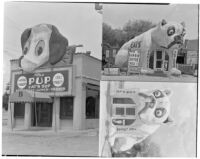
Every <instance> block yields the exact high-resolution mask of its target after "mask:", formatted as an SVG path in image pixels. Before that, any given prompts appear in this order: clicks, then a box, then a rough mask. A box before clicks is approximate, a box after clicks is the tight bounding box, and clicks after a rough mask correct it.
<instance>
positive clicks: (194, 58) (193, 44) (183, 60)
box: [176, 39, 199, 74]
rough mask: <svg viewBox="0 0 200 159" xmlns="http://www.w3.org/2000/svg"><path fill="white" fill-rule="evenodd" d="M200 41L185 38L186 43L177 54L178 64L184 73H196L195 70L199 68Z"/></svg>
mask: <svg viewBox="0 0 200 159" xmlns="http://www.w3.org/2000/svg"><path fill="white" fill-rule="evenodd" d="M198 47H199V41H198V39H194V40H185V43H184V45H183V46H182V47H181V48H180V49H179V52H178V56H177V61H176V62H177V66H178V69H180V70H181V72H182V73H185V74H194V71H195V70H197V69H198V52H199V48H198Z"/></svg>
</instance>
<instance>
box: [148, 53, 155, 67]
mask: <svg viewBox="0 0 200 159" xmlns="http://www.w3.org/2000/svg"><path fill="white" fill-rule="evenodd" d="M153 65H154V52H153V51H152V52H151V54H150V58H149V68H151V69H153Z"/></svg>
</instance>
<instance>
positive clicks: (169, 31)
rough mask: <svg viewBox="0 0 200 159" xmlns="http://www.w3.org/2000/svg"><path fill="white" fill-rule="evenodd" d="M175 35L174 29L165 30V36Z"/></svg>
mask: <svg viewBox="0 0 200 159" xmlns="http://www.w3.org/2000/svg"><path fill="white" fill-rule="evenodd" d="M174 33H175V28H174V27H169V28H168V30H167V35H168V36H171V35H173V34H174Z"/></svg>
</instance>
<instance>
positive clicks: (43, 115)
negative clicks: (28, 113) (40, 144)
mask: <svg viewBox="0 0 200 159" xmlns="http://www.w3.org/2000/svg"><path fill="white" fill-rule="evenodd" d="M32 114H33V126H42V127H49V126H51V125H52V104H50V103H36V109H35V105H34V104H33V113H32Z"/></svg>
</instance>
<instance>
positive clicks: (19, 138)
mask: <svg viewBox="0 0 200 159" xmlns="http://www.w3.org/2000/svg"><path fill="white" fill-rule="evenodd" d="M2 154H3V155H39V156H40V155H41V156H43V155H46V156H98V133H97V130H89V131H82V132H75V131H74V132H73V131H71V132H66V131H65V132H64V131H62V132H57V133H56V132H54V131H53V130H43V131H32V132H31V131H17V130H16V131H14V132H11V131H9V130H7V129H6V128H5V127H4V128H3V133H2Z"/></svg>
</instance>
